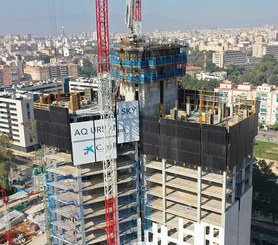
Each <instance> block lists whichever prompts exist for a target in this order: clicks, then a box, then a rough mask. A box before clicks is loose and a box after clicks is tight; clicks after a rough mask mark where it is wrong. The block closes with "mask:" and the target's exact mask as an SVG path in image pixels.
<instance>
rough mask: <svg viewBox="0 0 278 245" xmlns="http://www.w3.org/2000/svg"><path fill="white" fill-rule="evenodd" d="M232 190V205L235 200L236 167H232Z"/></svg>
mask: <svg viewBox="0 0 278 245" xmlns="http://www.w3.org/2000/svg"><path fill="white" fill-rule="evenodd" d="M232 188H233V194H232V203H234V202H235V200H236V166H234V168H233V181H232Z"/></svg>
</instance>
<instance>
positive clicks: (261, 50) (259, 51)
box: [252, 43, 267, 58]
mask: <svg viewBox="0 0 278 245" xmlns="http://www.w3.org/2000/svg"><path fill="white" fill-rule="evenodd" d="M266 47H267V45H266V44H264V43H255V44H253V47H252V56H253V57H257V58H262V57H263V56H264V55H266Z"/></svg>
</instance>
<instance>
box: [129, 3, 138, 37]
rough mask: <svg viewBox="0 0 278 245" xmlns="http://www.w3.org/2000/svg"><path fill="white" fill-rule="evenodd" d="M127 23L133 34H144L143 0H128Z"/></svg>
mask: <svg viewBox="0 0 278 245" xmlns="http://www.w3.org/2000/svg"><path fill="white" fill-rule="evenodd" d="M126 25H127V27H128V28H129V29H130V32H131V35H132V36H139V35H141V34H142V2H141V0H127V1H126Z"/></svg>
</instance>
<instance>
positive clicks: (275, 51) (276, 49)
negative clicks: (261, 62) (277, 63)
mask: <svg viewBox="0 0 278 245" xmlns="http://www.w3.org/2000/svg"><path fill="white" fill-rule="evenodd" d="M266 54H270V55H273V56H274V58H275V59H276V60H278V42H277V43H275V45H274V44H273V45H267V46H266Z"/></svg>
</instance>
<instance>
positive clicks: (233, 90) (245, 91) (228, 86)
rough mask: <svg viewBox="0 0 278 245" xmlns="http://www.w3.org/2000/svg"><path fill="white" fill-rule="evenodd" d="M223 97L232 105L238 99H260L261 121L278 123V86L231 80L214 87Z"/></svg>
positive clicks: (271, 123) (269, 123)
mask: <svg viewBox="0 0 278 245" xmlns="http://www.w3.org/2000/svg"><path fill="white" fill-rule="evenodd" d="M214 91H215V92H218V93H219V95H220V96H221V97H222V98H223V102H225V103H226V104H228V105H230V104H231V103H232V102H235V100H236V99H244V100H255V99H257V100H258V101H260V111H259V123H262V124H265V125H270V126H271V125H275V124H277V123H278V88H277V87H275V86H273V85H268V84H263V85H261V86H258V87H255V86H254V85H252V84H249V83H243V84H239V85H235V84H234V83H232V82H230V81H225V82H223V83H221V84H220V87H219V88H215V89H214Z"/></svg>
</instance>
